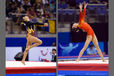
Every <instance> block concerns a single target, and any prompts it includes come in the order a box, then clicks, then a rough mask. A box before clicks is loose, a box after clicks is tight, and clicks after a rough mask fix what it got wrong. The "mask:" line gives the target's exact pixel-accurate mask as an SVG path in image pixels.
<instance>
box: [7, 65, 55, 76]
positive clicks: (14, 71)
mask: <svg viewBox="0 0 114 76" xmlns="http://www.w3.org/2000/svg"><path fill="white" fill-rule="evenodd" d="M23 73H56V66H52V67H8V68H6V74H23Z"/></svg>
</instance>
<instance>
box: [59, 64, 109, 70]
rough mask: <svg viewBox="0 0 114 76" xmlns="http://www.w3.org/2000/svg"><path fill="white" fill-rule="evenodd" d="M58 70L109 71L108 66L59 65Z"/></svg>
mask: <svg viewBox="0 0 114 76" xmlns="http://www.w3.org/2000/svg"><path fill="white" fill-rule="evenodd" d="M58 70H72V71H108V64H70V63H68V64H61V63H60V64H58Z"/></svg>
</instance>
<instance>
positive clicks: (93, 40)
mask: <svg viewBox="0 0 114 76" xmlns="http://www.w3.org/2000/svg"><path fill="white" fill-rule="evenodd" d="M92 42H93V44H94V45H95V47H96V50H97V52H98V54H99V55H100V56H101V59H102V60H103V62H104V57H103V54H102V52H101V49H100V48H99V45H98V40H97V37H96V35H95V34H94V38H93V39H92Z"/></svg>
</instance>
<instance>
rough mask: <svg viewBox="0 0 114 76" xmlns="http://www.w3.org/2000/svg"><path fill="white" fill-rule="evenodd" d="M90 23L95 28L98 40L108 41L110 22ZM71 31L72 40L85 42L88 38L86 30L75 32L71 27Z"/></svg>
mask: <svg viewBox="0 0 114 76" xmlns="http://www.w3.org/2000/svg"><path fill="white" fill-rule="evenodd" d="M89 25H90V26H91V27H92V28H93V30H94V32H95V34H96V36H97V39H98V41H104V42H108V23H89ZM71 26H72V24H71ZM70 33H71V38H70V39H71V42H84V41H85V40H86V32H83V31H82V30H80V31H79V32H75V31H74V30H72V29H71V32H70Z"/></svg>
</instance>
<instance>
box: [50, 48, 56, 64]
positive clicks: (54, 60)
mask: <svg viewBox="0 0 114 76" xmlns="http://www.w3.org/2000/svg"><path fill="white" fill-rule="evenodd" d="M51 61H52V62H56V49H52V60H51Z"/></svg>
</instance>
